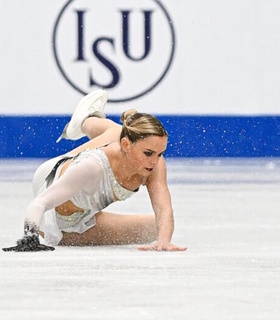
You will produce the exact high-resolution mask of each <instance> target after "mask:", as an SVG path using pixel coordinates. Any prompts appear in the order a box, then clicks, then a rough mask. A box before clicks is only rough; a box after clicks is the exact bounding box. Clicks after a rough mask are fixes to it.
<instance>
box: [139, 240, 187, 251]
mask: <svg viewBox="0 0 280 320" xmlns="http://www.w3.org/2000/svg"><path fill="white" fill-rule="evenodd" d="M138 250H140V251H186V250H187V247H179V246H176V245H174V244H172V243H170V242H155V243H153V244H148V245H145V246H140V247H138Z"/></svg>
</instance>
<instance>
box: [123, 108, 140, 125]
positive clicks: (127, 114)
mask: <svg viewBox="0 0 280 320" xmlns="http://www.w3.org/2000/svg"><path fill="white" fill-rule="evenodd" d="M136 113H137V110H136V109H129V110H126V111H124V112H123V113H122V116H121V121H122V123H124V124H125V122H126V120H127V119H128V118H129V117H131V116H133V115H134V114H136Z"/></svg>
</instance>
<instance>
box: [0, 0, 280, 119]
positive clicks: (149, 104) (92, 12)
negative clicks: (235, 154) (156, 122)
mask: <svg viewBox="0 0 280 320" xmlns="http://www.w3.org/2000/svg"><path fill="white" fill-rule="evenodd" d="M160 4H161V6H162V7H163V8H164V9H165V11H166V12H164V11H163V9H162V8H161V6H159V3H158V1H156V0H134V1H131V0H117V1H116V0H105V1H97V0H83V1H82V0H74V1H66V0H63V1H62V0H48V1H46V0H26V1H16V0H9V1H1V12H0V17H1V19H0V26H1V28H0V39H1V40H0V48H1V50H0V52H1V74H0V81H1V110H0V113H1V114H69V113H70V112H71V110H72V109H71V108H73V107H74V105H75V104H76V101H77V100H79V99H80V98H81V97H82V94H81V93H80V92H78V91H77V90H75V89H74V88H73V87H72V86H71V85H70V84H69V83H68V82H67V81H66V80H65V78H64V77H63V75H62V74H61V72H60V70H59V68H58V65H57V63H56V61H55V57H54V52H53V49H54V43H53V36H54V29H55V24H56V22H57V21H58V17H59V15H60V14H61V13H62V16H61V18H60V19H59V22H58V24H59V26H58V30H57V32H56V37H57V38H56V39H57V51H58V55H59V59H60V62H61V65H62V67H63V69H64V71H65V72H66V74H67V75H68V76H69V77H70V80H71V81H73V82H74V84H76V85H77V86H79V87H80V88H81V89H82V90H84V91H90V89H95V87H96V86H92V87H90V86H89V85H88V82H89V73H90V72H91V74H92V76H93V77H95V80H96V81H97V82H98V83H99V84H101V85H103V86H105V85H108V84H109V83H110V82H111V81H112V74H111V71H110V69H108V67H106V66H104V65H103V64H102V63H101V62H100V61H99V60H98V58H97V57H96V56H95V54H94V53H93V52H92V45H93V43H94V41H96V39H98V38H100V37H106V38H108V39H111V40H112V41H114V45H113V44H111V43H109V42H108V41H107V42H105V41H104V43H101V44H100V48H99V49H100V53H101V54H102V55H103V56H104V57H106V58H107V59H108V60H109V61H111V63H112V65H114V66H115V67H116V68H118V70H119V75H120V77H121V80H119V82H118V84H117V86H116V87H114V88H108V89H107V90H108V91H109V94H110V97H111V99H122V98H125V97H130V96H133V95H137V94H138V93H141V92H142V91H145V90H148V89H149V87H150V86H152V84H154V83H155V82H156V81H157V80H158V78H159V77H160V76H161V75H162V73H163V72H164V70H165V68H166V67H167V63H168V59H169V58H170V53H171V52H170V51H171V41H172V39H171V31H170V26H168V21H167V17H166V15H165V13H167V14H168V17H169V18H171V21H172V26H173V28H174V36H175V38H174V40H175V47H174V57H173V60H172V63H171V66H170V68H169V69H168V72H167V74H166V75H165V77H164V78H163V80H162V81H161V82H160V83H159V84H158V85H157V86H156V87H155V88H154V89H153V90H151V91H150V92H149V93H147V94H145V95H143V96H142V97H140V98H138V99H134V100H131V101H128V102H123V103H122V104H115V103H109V104H108V107H107V112H108V113H109V114H118V113H120V111H122V110H123V109H126V108H129V107H133V108H138V109H141V111H144V112H151V113H156V114H188V115H197V114H199V115H208V114H223V115H228V114H234V115H244V114H246V115H255V114H261V115H262V114H266V115H267V114H268V115H275V114H279V108H280V107H279V101H280V91H279V82H280V72H279V71H280V59H279V54H280V34H279V32H277V30H279V29H280V20H279V15H278V13H279V10H280V2H279V1H277V0H270V1H260V0H245V1H243V0H235V1H224V0H213V1H208V0H189V1H183V0H173V1H171V0H163V1H161V2H160ZM66 5H68V6H67V7H66V8H65V10H64V11H63V12H62V9H63V8H64V7H65V6H66ZM125 10H129V11H130V20H129V21H130V27H129V32H130V38H129V39H130V43H129V45H130V55H131V56H132V58H137V57H138V58H139V57H140V56H141V55H142V53H143V50H144V40H143V34H144V22H143V14H142V11H143V10H146V11H152V17H151V30H152V33H151V43H150V45H151V51H150V53H149V54H148V56H147V57H146V58H145V59H143V60H142V61H138V62H133V61H131V59H129V58H127V57H126V56H125V54H124V52H123V49H122V31H123V30H122V24H121V23H122V17H121V13H120V11H125ZM77 11H81V12H83V13H84V14H83V18H84V19H83V22H84V32H83V37H84V38H83V45H84V58H85V60H87V61H82V60H80V61H78V62H77V61H76V62H75V59H76V58H77V55H78V51H77V50H78V48H77V46H78V45H77V41H78V27H77V21H78V20H77V19H78V18H77Z"/></svg>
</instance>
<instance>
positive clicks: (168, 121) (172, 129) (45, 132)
mask: <svg viewBox="0 0 280 320" xmlns="http://www.w3.org/2000/svg"><path fill="white" fill-rule="evenodd" d="M109 118H110V119H112V120H114V121H117V122H119V116H109ZM158 118H159V120H161V121H162V122H163V124H164V125H165V127H166V129H167V131H168V133H169V144H168V149H167V151H166V153H165V156H167V157H279V156H280V116H275V117H274V116H259V117H251V116H250V117H249V116H248V117H247V116H244V117H240V116H238V117H237V116H225V117H223V116H185V115H176V116H175V115H159V116H158ZM69 119H70V117H69V116H47V115H46V116H42V115H40V116H0V128H1V129H0V132H1V140H0V158H15V157H22V158H30V157H34V158H50V157H53V156H56V155H59V154H61V153H64V152H67V151H69V150H70V149H71V148H74V147H76V146H77V145H79V144H81V143H82V142H84V141H87V139H86V138H83V139H81V140H79V141H74V142H73V141H68V140H62V141H61V142H59V143H58V144H57V143H56V139H57V138H58V136H59V135H60V133H61V132H62V129H63V127H64V125H65V124H66V123H67V122H68V121H69Z"/></svg>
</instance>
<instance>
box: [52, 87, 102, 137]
mask: <svg viewBox="0 0 280 320" xmlns="http://www.w3.org/2000/svg"><path fill="white" fill-rule="evenodd" d="M107 100H108V94H107V92H106V91H104V90H96V91H93V92H91V93H89V94H87V95H86V96H85V97H83V99H82V100H81V101H80V102H79V103H78V105H77V107H76V109H75V111H74V113H73V115H72V117H71V120H70V121H69V122H68V123H67V124H66V126H65V127H64V129H63V132H62V134H61V136H60V137H59V138H58V139H57V141H56V142H59V141H60V140H61V139H63V138H64V139H69V140H78V139H80V138H82V137H84V136H85V134H84V133H83V132H82V124H83V122H84V121H85V119H86V118H88V117H91V116H93V117H98V118H106V116H105V114H104V113H103V109H104V107H105V104H106V102H107Z"/></svg>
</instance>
